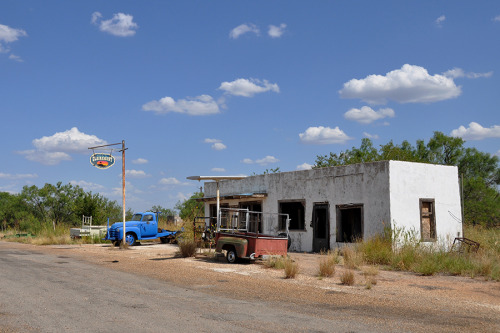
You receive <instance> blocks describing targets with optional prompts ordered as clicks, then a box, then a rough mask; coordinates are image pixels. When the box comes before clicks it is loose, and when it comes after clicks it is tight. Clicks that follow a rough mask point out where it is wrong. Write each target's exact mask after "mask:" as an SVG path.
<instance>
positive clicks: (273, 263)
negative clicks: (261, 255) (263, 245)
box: [264, 256, 286, 269]
mask: <svg viewBox="0 0 500 333" xmlns="http://www.w3.org/2000/svg"><path fill="white" fill-rule="evenodd" d="M285 261H286V259H285V258H283V257H282V256H269V257H268V258H267V259H266V260H265V261H264V266H266V267H267V268H274V269H285Z"/></svg>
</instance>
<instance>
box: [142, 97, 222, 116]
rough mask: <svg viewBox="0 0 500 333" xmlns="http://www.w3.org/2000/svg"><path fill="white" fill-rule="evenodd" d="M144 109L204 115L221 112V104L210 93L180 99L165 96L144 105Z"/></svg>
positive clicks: (157, 111)
mask: <svg viewBox="0 0 500 333" xmlns="http://www.w3.org/2000/svg"><path fill="white" fill-rule="evenodd" d="M142 110H144V111H153V112H155V113H156V114H165V113H168V112H178V113H185V114H189V115H192V116H204V115H209V114H216V113H219V112H220V110H219V106H218V105H217V103H216V102H215V101H214V99H213V98H212V97H211V96H209V95H200V96H198V97H195V98H187V99H179V100H178V101H175V100H174V99H173V98H172V97H168V96H167V97H163V98H162V99H160V100H159V101H151V102H148V103H146V104H144V105H143V106H142Z"/></svg>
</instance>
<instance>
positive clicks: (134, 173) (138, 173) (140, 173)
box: [125, 169, 150, 178]
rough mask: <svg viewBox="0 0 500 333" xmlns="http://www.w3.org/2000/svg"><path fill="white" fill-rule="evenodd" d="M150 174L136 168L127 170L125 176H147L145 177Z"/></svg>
mask: <svg viewBox="0 0 500 333" xmlns="http://www.w3.org/2000/svg"><path fill="white" fill-rule="evenodd" d="M149 176H150V175H148V174H147V173H146V172H144V171H143V170H134V169H131V170H125V177H129V178H145V177H149Z"/></svg>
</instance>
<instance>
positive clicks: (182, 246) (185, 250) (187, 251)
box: [179, 239, 197, 258]
mask: <svg viewBox="0 0 500 333" xmlns="http://www.w3.org/2000/svg"><path fill="white" fill-rule="evenodd" d="M196 249H197V245H196V242H195V241H194V240H192V239H182V240H180V241H179V253H180V255H181V256H182V257H184V258H187V257H194V255H195V254H196Z"/></svg>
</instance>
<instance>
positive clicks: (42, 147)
mask: <svg viewBox="0 0 500 333" xmlns="http://www.w3.org/2000/svg"><path fill="white" fill-rule="evenodd" d="M32 144H33V146H34V147H35V149H30V150H24V151H19V152H18V153H19V154H21V155H24V156H25V158H26V159H28V160H30V161H34V162H39V163H42V164H45V165H56V164H59V163H60V162H61V161H70V160H71V156H70V154H71V153H82V154H86V153H88V151H89V150H88V148H89V147H93V146H101V145H105V144H107V142H106V141H105V140H102V139H99V138H98V137H97V136H95V135H89V134H85V133H83V132H80V131H79V130H78V128H76V127H73V128H72V129H70V130H67V131H64V132H58V133H55V134H54V135H51V136H44V137H41V138H40V139H34V140H33V141H32Z"/></svg>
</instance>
